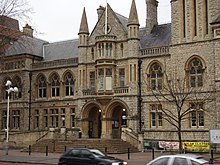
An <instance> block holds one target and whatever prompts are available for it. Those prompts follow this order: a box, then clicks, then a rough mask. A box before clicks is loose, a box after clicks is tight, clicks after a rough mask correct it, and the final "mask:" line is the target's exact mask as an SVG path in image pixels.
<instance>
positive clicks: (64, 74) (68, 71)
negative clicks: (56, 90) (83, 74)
mask: <svg viewBox="0 0 220 165" xmlns="http://www.w3.org/2000/svg"><path fill="white" fill-rule="evenodd" d="M68 73H70V74H71V75H72V76H73V79H74V81H75V80H76V76H75V74H74V73H73V72H72V71H71V70H69V69H68V70H66V71H65V72H64V73H63V74H62V77H61V80H62V81H65V76H66V75H67V74H68Z"/></svg>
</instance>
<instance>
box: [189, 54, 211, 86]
mask: <svg viewBox="0 0 220 165" xmlns="http://www.w3.org/2000/svg"><path fill="white" fill-rule="evenodd" d="M205 69H206V64H205V61H204V60H203V59H202V58H201V57H200V56H198V55H193V56H191V57H190V58H189V59H188V60H187V61H186V63H185V75H186V82H187V85H188V86H190V87H202V86H203V85H204V80H205V79H206V78H205V77H206V76H207V75H206V73H205Z"/></svg>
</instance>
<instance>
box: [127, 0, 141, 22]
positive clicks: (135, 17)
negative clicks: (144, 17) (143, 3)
mask: <svg viewBox="0 0 220 165" xmlns="http://www.w3.org/2000/svg"><path fill="white" fill-rule="evenodd" d="M128 25H139V20H138V14H137V8H136V3H135V0H132V4H131V10H130V15H129V19H128Z"/></svg>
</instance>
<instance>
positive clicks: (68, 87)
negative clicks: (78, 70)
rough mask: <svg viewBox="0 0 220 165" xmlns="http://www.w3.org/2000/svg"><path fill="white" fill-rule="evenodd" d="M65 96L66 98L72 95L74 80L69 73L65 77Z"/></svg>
mask: <svg viewBox="0 0 220 165" xmlns="http://www.w3.org/2000/svg"><path fill="white" fill-rule="evenodd" d="M65 95H66V96H73V95H74V80H73V76H72V74H70V73H67V74H66V76H65Z"/></svg>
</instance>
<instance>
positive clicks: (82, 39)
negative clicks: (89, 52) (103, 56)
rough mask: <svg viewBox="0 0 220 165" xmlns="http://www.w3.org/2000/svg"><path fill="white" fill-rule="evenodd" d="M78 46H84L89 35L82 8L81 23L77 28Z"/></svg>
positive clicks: (84, 12)
mask: <svg viewBox="0 0 220 165" xmlns="http://www.w3.org/2000/svg"><path fill="white" fill-rule="evenodd" d="M78 35H79V46H86V45H87V41H88V37H89V28H88V23H87V16H86V10H85V8H84V9H83V14H82V19H81V24H80V28H79V33H78Z"/></svg>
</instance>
